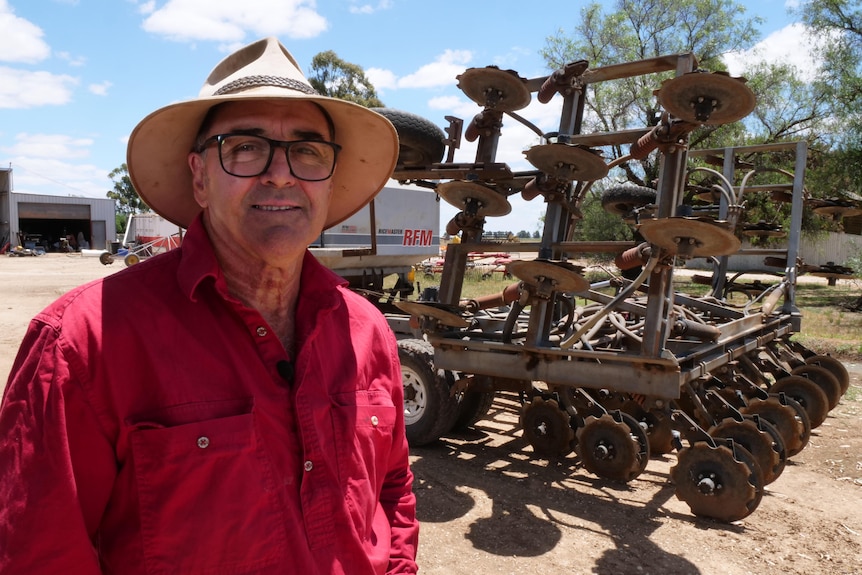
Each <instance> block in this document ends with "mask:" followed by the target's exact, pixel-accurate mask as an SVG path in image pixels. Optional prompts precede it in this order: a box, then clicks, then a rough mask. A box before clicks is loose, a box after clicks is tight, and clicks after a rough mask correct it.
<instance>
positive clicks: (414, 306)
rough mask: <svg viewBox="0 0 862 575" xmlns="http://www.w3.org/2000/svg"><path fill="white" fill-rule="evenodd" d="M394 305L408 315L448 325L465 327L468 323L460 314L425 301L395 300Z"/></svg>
mask: <svg viewBox="0 0 862 575" xmlns="http://www.w3.org/2000/svg"><path fill="white" fill-rule="evenodd" d="M395 307H397V308H398V309H400V310H401V311H403V312H404V313H409V314H410V315H415V316H416V317H431V318H434V319H436V320H437V321H438V322H440V323H441V324H443V325H448V326H450V327H467V326H468V325H469V324H468V323H467V320H465V319H464V318H463V317H461V316H460V315H458V314H455V313H452V312H451V311H447V310H445V309H442V308H439V307H435V306H433V305H430V304H427V303H419V302H415V301H396V302H395Z"/></svg>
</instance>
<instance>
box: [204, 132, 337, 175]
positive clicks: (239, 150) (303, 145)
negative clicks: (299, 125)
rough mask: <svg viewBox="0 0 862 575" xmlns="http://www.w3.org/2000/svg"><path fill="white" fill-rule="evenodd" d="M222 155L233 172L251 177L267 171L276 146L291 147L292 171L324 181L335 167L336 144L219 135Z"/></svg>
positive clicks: (290, 163) (225, 163)
mask: <svg viewBox="0 0 862 575" xmlns="http://www.w3.org/2000/svg"><path fill="white" fill-rule="evenodd" d="M219 142H220V145H219V158H220V160H221V164H222V168H224V171H225V172H227V173H228V174H231V175H233V176H237V177H241V178H247V177H254V176H259V175H260V174H262V173H264V172H265V171H266V170H267V169H268V168H269V164H270V163H271V162H272V157H273V155H274V153H275V150H274V148H275V147H279V148H284V149H285V150H286V151H287V163H288V166H289V167H290V171H291V173H292V174H293V175H294V176H296V177H297V178H299V179H300V180H306V181H312V182H314V181H320V180H325V179H327V178H329V176H331V175H332V171H333V168H334V167H335V153H336V152H335V147H334V146H333V145H332V144H330V143H329V142H320V141H315V140H297V141H292V142H280V141H276V140H270V139H268V138H263V137H261V136H252V135H247V134H227V135H223V136H219Z"/></svg>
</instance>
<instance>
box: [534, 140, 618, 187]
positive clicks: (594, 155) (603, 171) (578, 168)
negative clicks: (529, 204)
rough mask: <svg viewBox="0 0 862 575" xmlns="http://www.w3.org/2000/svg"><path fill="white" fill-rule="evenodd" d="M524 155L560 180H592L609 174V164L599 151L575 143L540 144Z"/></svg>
mask: <svg viewBox="0 0 862 575" xmlns="http://www.w3.org/2000/svg"><path fill="white" fill-rule="evenodd" d="M524 155H525V156H527V161H528V162H530V163H531V164H533V165H534V166H535V167H536V168H538V169H540V170H541V171H542V172H544V173H546V174H548V175H549V176H551V177H553V178H557V179H560V180H571V181H580V182H590V181H593V180H600V179H602V178H604V177H605V176H607V175H608V165H607V164H606V163H605V160H604V158H602V156H601V155H600V154H599V153H598V152H595V151H593V150H590V149H589V148H584V147H581V146H578V145H575V144H564V143H559V142H557V143H553V144H540V145H538V146H533V147H532V148H530V149H529V150H527V151H525V152H524Z"/></svg>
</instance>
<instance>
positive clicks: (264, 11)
mask: <svg viewBox="0 0 862 575" xmlns="http://www.w3.org/2000/svg"><path fill="white" fill-rule="evenodd" d="M791 1H795V0H791ZM586 3H587V2H586V1H585V0H542V1H541V2H524V1H523V0H520V1H518V2H515V1H509V0H498V1H496V2H484V1H469V0H466V1H464V0H461V1H458V2H456V1H452V0H437V1H436V2H433V3H430V2H420V1H418V0H371V1H370V2H369V3H364V2H363V0H330V1H321V2H314V1H308V0H239V1H237V0H149V1H141V0H0V166H2V167H4V168H7V167H10V166H11V167H12V169H13V185H14V191H16V192H21V193H42V194H53V195H76V196H88V197H105V193H106V192H107V191H108V190H110V189H111V187H112V182H111V180H110V179H109V178H108V174H109V173H110V171H111V170H113V169H114V168H116V167H118V166H119V165H120V164H122V163H123V162H124V161H125V147H126V141H127V138H128V135H129V133H130V132H131V130H132V129H133V128H134V126H135V125H136V124H137V122H138V121H139V120H141V119H142V118H143V117H144V116H146V115H147V114H149V113H150V112H152V111H154V110H155V109H157V108H160V107H162V106H164V105H166V104H169V103H171V102H175V101H179V100H185V99H189V98H193V97H195V96H196V94H197V93H198V90H199V89H200V87H201V85H202V83H203V81H204V79H205V78H206V76H207V75H208V74H209V71H210V70H211V69H212V68H213V67H214V66H215V64H216V63H218V61H219V60H221V59H222V58H223V57H224V56H225V55H227V53H229V52H230V51H232V50H233V49H235V48H238V47H239V46H242V45H244V44H247V43H249V42H251V41H253V40H256V39H258V38H261V37H264V36H269V35H275V36H278V37H279V38H280V39H281V41H282V43H283V44H285V46H286V47H287V48H288V49H289V50H290V51H291V52H292V54H293V55H294V57H295V58H296V59H297V61H298V62H299V63H300V65H301V66H302V67H303V68H304V70H305V71H306V73H308V68H309V65H310V62H311V59H312V57H313V56H314V55H315V54H317V53H319V52H321V51H324V50H333V51H335V52H336V53H337V54H338V55H339V57H341V58H342V59H344V60H346V61H349V62H352V63H354V64H358V65H360V66H362V67H363V68H364V69H365V70H366V73H367V74H368V76H369V78H370V79H371V80H372V81H373V82H374V84H375V86H376V87H377V90H378V94H379V96H380V98H381V99H382V100H383V102H384V103H385V104H386V106H388V107H391V108H397V109H401V110H405V111H408V112H411V113H414V114H419V115H421V116H423V117H425V118H427V119H429V120H430V121H432V122H434V123H436V124H437V125H439V126H441V127H443V126H444V125H445V124H446V121H445V120H444V117H445V116H447V115H455V116H457V117H460V118H463V119H464V120H465V125H466V122H469V120H470V119H471V118H472V117H473V116H474V115H475V114H476V113H477V112H478V111H479V108H478V106H477V105H476V104H474V103H473V102H471V101H470V100H469V99H468V98H467V97H466V96H465V95H464V94H463V93H462V92H461V91H460V90H459V89H458V88H457V82H456V79H455V77H456V76H457V75H458V74H460V73H461V72H463V71H464V70H466V69H467V68H470V67H482V66H487V65H497V66H500V67H501V68H505V69H513V70H516V71H517V72H518V73H519V74H520V75H521V76H523V77H525V78H534V77H537V76H543V75H546V74H548V73H549V70H547V69H546V68H545V65H544V62H543V61H542V59H541V57H540V56H539V50H540V49H541V48H542V47H543V46H544V45H545V40H546V38H547V37H548V36H551V35H554V34H555V33H556V32H557V30H559V29H563V30H566V31H569V30H571V29H572V28H573V27H574V25H575V23H576V22H577V20H578V14H579V9H580V8H581V7H582V6H583V5H585V4H586ZM744 3H745V4H748V5H749V8H748V10H749V13H751V14H753V15H759V16H762V17H763V18H765V20H766V22H765V24H764V25H763V26H762V27H761V30H760V31H761V40H762V42H761V45H759V47H758V49H759V51H758V54H759V55H758V56H757V57H762V58H768V59H785V60H786V59H790V60H792V59H796V61H797V62H798V64H799V65H800V66H801V67H804V66H810V62H811V60H810V57H809V56H808V55H807V53H806V51H805V48H804V42H803V41H802V39H804V34H803V33H802V31H801V30H800V28H799V25H798V24H794V23H793V20H792V19H791V17H790V16H788V12H787V0H759V1H758V2H744ZM732 58H733V59H732V60H731V62H730V63H731V72H734V66H738V65H739V63H740V62H744V61H746V60H749V61H750V60H751V58H753V56H752V55H751V54H739V55H735V56H733V57H732ZM558 99H559V98H555V99H554V100H552V102H551V103H550V104H548V105H540V104H538V103H537V102H536V101H535V99H534V102H533V103H532V104H531V105H530V106H529V107H528V108H526V109H524V110H521V111H519V112H518V113H519V114H521V115H523V116H524V117H526V118H527V119H529V120H530V121H532V122H533V123H535V124H537V125H538V126H539V127H541V128H542V129H544V130H547V131H552V130H554V129H555V128H556V125H557V118H558V108H556V107H555V103H556V101H557V100H558ZM518 130H519V127H518V126H515V127H511V128H509V127H507V126H504V130H503V137H502V138H501V141H500V146H499V148H498V161H504V162H507V163H509V164H510V165H511V166H512V167H513V168H515V169H527V165H526V164H525V162H524V159H523V158H524V156H523V153H522V151H523V150H524V149H525V148H526V147H528V146H529V145H532V144H533V143H535V141H534V138H533V136H532V133H531V132H528V131H521V132H518ZM507 136H508V137H507ZM473 152H474V148H471V146H470V145H469V144H468V143H466V142H465V145H464V147H462V149H461V150H459V151H458V153H457V154H456V156H455V159H456V161H463V162H469V161H472V160H473V158H474V156H472V153H473ZM511 201H512V206H513V209H512V213H511V214H510V215H508V216H504V217H501V218H493V219H489V222H488V223H487V225H486V229H488V230H492V231H503V230H511V231H513V232H517V231H520V230H527V231H530V232H532V231H533V230H536V229H538V228H539V217H540V215H541V214H542V213H543V211H544V204H542V203H541V198H537V199H535V200H533V201H532V202H525V201H523V200H521V199H520V198H519V197H513V198H512V200H511ZM441 206H442V207H441V227H443V226H445V223H446V221H448V219H449V218H450V217H451V216H452V215H454V213H455V211H456V210H455V209H454V208H452V207H450V206H448V205H446V204H445V203H442V204H441Z"/></svg>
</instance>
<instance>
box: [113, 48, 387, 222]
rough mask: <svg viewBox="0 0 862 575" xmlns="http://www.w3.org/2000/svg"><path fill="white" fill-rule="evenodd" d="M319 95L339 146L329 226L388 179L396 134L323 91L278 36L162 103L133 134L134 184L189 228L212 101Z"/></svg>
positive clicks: (150, 202) (361, 110) (195, 205)
mask: <svg viewBox="0 0 862 575" xmlns="http://www.w3.org/2000/svg"><path fill="white" fill-rule="evenodd" d="M290 99H295V100H304V101H310V102H316V103H317V104H319V105H320V106H321V107H323V108H324V109H325V110H326V112H327V113H328V114H329V115H330V117H331V118H332V123H333V125H334V126H335V142H336V143H337V144H339V145H340V146H341V151H340V152H339V154H338V161H337V164H336V167H335V174H334V175H333V177H332V199H331V202H330V205H329V212H328V213H327V216H326V223H325V224H324V226H325V228H330V227H332V226H334V225H335V224H337V223H339V222H341V221H343V220H345V219H346V218H348V217H350V216H351V215H352V214H354V213H355V212H357V211H358V210H359V209H361V208H362V207H363V206H365V205H366V204H367V203H368V202H370V201H371V200H372V199H373V198H374V196H375V194H377V192H379V191H380V189H381V188H383V186H384V185H385V184H386V181H387V180H388V179H389V177H390V176H391V174H392V170H393V169H394V167H395V162H396V160H397V159H398V135H397V133H396V132H395V128H394V127H393V126H392V124H391V123H390V122H389V120H387V119H386V118H384V117H383V116H381V115H380V114H378V113H376V112H373V111H372V110H369V109H368V108H364V107H362V106H360V105H358V104H354V103H352V102H348V101H345V100H339V99H336V98H329V97H326V96H321V95H320V94H318V93H317V92H316V91H315V90H314V88H312V87H311V84H310V83H309V82H308V80H306V78H305V76H304V75H303V73H302V71H301V70H300V68H299V66H298V65H297V63H296V60H294V58H293V56H291V54H290V52H288V51H287V49H285V48H284V46H282V45H281V43H280V42H279V41H278V39H277V38H272V37H271V38H265V39H263V40H259V41H257V42H254V43H252V44H249V45H248V46H245V47H244V48H241V49H240V50H238V51H237V52H234V53H233V54H231V55H230V56H228V57H227V58H225V59H224V60H222V61H221V62H220V63H219V64H218V65H217V66H216V67H215V68H214V69H213V71H212V72H211V73H210V75H209V77H208V78H207V80H206V82H205V83H204V86H203V88H201V91H200V94H199V95H198V97H197V98H196V99H194V100H189V101H185V102H180V103H176V104H171V105H169V106H165V107H164V108H161V109H159V110H156V111H155V112H153V113H152V114H150V115H149V116H147V117H146V118H144V119H143V120H141V122H140V123H139V124H138V125H137V127H135V129H134V131H133V132H132V135H131V137H130V138H129V145H128V149H127V165H128V169H129V177H130V178H131V180H132V185H133V186H134V187H135V190H137V192H138V194H139V195H140V196H141V199H142V200H143V201H144V202H146V204H147V205H148V206H149V207H150V208H152V209H153V211H155V212H156V213H158V214H159V215H161V216H162V217H164V218H165V219H166V220H169V221H171V222H173V223H175V224H177V225H178V226H181V227H184V228H187V227H188V226H189V224H191V222H192V220H194V218H195V217H196V216H197V214H198V213H199V212H200V211H201V207H200V206H199V205H198V203H197V202H196V201H195V198H194V194H193V191H192V176H191V171H190V169H189V165H188V154H189V152H191V151H192V148H193V147H194V145H195V138H196V136H197V134H198V130H199V129H200V127H201V123H202V122H203V120H204V118H205V117H206V115H207V112H208V111H209V109H210V108H212V107H213V106H215V105H217V104H221V103H223V102H233V101H242V100H280V101H284V100H290Z"/></svg>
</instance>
